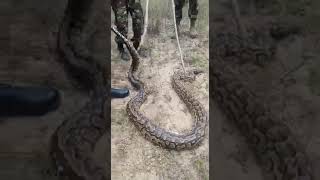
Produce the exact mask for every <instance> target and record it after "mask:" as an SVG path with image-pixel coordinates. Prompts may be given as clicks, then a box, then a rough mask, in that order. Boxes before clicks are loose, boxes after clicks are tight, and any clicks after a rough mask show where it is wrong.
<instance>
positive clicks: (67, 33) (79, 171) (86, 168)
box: [50, 0, 110, 180]
mask: <svg viewBox="0 0 320 180" xmlns="http://www.w3.org/2000/svg"><path fill="white" fill-rule="evenodd" d="M92 3H93V1H88V0H81V2H80V0H69V4H68V7H67V11H66V14H65V17H64V19H63V21H62V24H61V26H60V29H59V34H58V43H57V46H58V47H57V49H58V52H59V55H60V56H59V60H61V62H62V63H63V64H64V65H65V68H66V70H67V72H69V73H70V75H72V77H74V80H77V82H80V83H81V84H80V85H84V87H85V88H86V89H89V88H90V89H91V90H92V92H93V95H92V96H91V97H90V100H89V102H88V103H87V104H86V105H85V106H84V107H83V108H81V110H80V111H78V112H76V113H74V114H72V116H71V117H69V118H68V119H66V120H65V121H63V123H62V124H61V125H60V126H59V127H58V128H57V129H56V131H55V132H54V133H53V135H52V139H51V147H50V156H51V158H52V161H53V165H54V167H55V171H56V172H57V175H58V176H59V178H61V179H68V180H107V179H110V178H107V177H110V174H109V172H108V171H106V167H103V166H104V165H103V166H99V164H97V162H95V160H94V158H93V156H92V155H93V153H94V150H95V146H96V143H97V142H98V141H99V139H101V137H102V136H103V135H105V134H107V138H109V136H108V134H109V133H106V132H107V131H108V130H109V129H110V128H109V127H110V126H109V125H108V121H107V119H106V114H108V112H107V110H108V109H109V108H108V104H109V103H105V102H109V101H108V99H109V98H108V95H109V94H108V90H109V87H108V85H107V84H108V81H107V78H106V76H105V75H104V74H105V72H104V71H105V70H104V69H105V66H102V65H98V64H96V62H97V61H96V60H97V58H95V57H93V56H92V54H91V53H88V52H87V51H86V48H78V47H82V45H83V43H81V42H76V41H71V39H72V38H73V39H75V38H77V37H79V36H80V33H78V32H80V30H81V28H83V26H84V25H83V24H85V23H83V22H82V23H79V22H78V21H79V20H78V19H77V18H75V17H77V16H75V15H74V13H75V12H74V10H77V9H81V8H79V6H80V7H83V9H82V11H79V12H78V13H79V14H81V13H84V14H85V15H83V19H88V18H89V16H88V15H87V14H88V11H90V10H91V9H90V8H89V7H90V5H91V4H92ZM79 4H80V5H79ZM78 5H79V6H78ZM79 14H77V15H78V16H79ZM81 15H82V14H81ZM81 17H82V16H81ZM83 19H81V20H83ZM83 21H84V20H83ZM71 22H77V23H78V24H77V25H78V26H77V27H70V24H72V23H71ZM85 22H86V21H85ZM79 24H80V25H79ZM71 30H73V32H71ZM107 164H108V159H106V164H105V165H106V166H108V165H107Z"/></svg>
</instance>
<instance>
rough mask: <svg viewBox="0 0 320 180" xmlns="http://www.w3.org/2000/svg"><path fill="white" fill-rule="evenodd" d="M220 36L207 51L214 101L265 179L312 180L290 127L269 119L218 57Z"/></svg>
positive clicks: (259, 104)
mask: <svg viewBox="0 0 320 180" xmlns="http://www.w3.org/2000/svg"><path fill="white" fill-rule="evenodd" d="M219 36H221V34H220V35H217V36H215V39H213V41H212V47H213V48H211V49H210V50H211V52H210V54H211V55H212V57H211V58H212V62H211V63H210V66H211V67H210V72H211V77H210V79H212V80H213V82H212V84H213V87H214V90H213V92H212V93H211V95H212V96H213V98H214V101H215V102H216V103H217V104H218V105H219V106H220V108H221V110H222V111H223V112H224V113H225V114H226V116H227V117H228V118H229V119H230V120H232V121H233V122H234V123H235V124H236V125H237V127H238V128H239V129H240V131H241V132H242V133H243V134H244V136H245V137H246V139H247V141H248V144H249V145H250V146H251V147H252V149H253V151H254V152H255V154H256V156H257V159H258V161H259V162H260V164H261V165H262V167H264V170H265V172H266V174H267V175H266V176H267V177H266V179H268V180H269V179H270V180H312V179H313V175H312V166H311V163H310V161H309V159H308V157H307V155H306V154H305V152H304V150H303V149H302V148H301V146H300V145H299V143H298V142H297V139H296V138H295V136H294V135H293V133H292V132H291V131H290V129H289V127H288V126H286V125H285V124H284V123H283V122H281V121H279V120H277V119H276V118H275V117H273V116H272V115H271V113H270V111H269V110H268V109H267V108H266V107H265V106H263V105H262V104H261V103H260V101H259V100H258V98H257V96H256V95H255V94H254V92H252V91H250V90H249V89H248V88H247V87H246V86H245V85H244V83H243V80H241V79H240V78H239V72H238V71H235V69H232V68H230V66H229V63H228V62H227V61H225V60H224V59H223V58H224V57H221V56H220V55H221V54H219V53H217V51H216V50H217V49H219V47H220V48H221V46H222V45H221V44H218V43H216V42H221V41H218V40H217V39H216V38H218V37H219ZM225 43H226V42H225ZM210 83H211V82H210ZM269 176H270V177H269Z"/></svg>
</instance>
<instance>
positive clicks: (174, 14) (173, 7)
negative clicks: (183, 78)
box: [171, 0, 186, 74]
mask: <svg viewBox="0 0 320 180" xmlns="http://www.w3.org/2000/svg"><path fill="white" fill-rule="evenodd" d="M171 2H172V10H173V20H174V29H175V32H176V39H177V43H178V48H179V52H180V60H181V65H182V69H183V72H184V73H185V74H186V69H185V67H184V61H183V55H182V51H181V47H180V42H179V36H178V29H177V24H176V23H177V22H176V10H175V4H174V0H172V1H171Z"/></svg>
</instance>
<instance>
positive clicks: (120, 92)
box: [111, 88, 129, 98]
mask: <svg viewBox="0 0 320 180" xmlns="http://www.w3.org/2000/svg"><path fill="white" fill-rule="evenodd" d="M127 96H129V89H126V88H123V89H116V88H111V97H112V98H125V97H127Z"/></svg>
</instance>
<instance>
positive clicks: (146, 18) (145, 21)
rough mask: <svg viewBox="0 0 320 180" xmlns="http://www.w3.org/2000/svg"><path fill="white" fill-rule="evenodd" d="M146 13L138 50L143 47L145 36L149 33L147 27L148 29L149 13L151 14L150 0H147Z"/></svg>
mask: <svg viewBox="0 0 320 180" xmlns="http://www.w3.org/2000/svg"><path fill="white" fill-rule="evenodd" d="M145 11H146V14H145V16H144V28H143V34H142V36H141V41H140V44H139V46H138V48H137V50H138V51H139V49H140V47H141V45H142V44H143V42H144V38H145V36H146V34H147V29H148V16H149V15H148V14H149V0H147V1H146V10H145Z"/></svg>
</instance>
